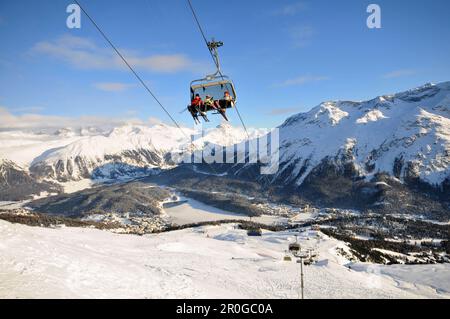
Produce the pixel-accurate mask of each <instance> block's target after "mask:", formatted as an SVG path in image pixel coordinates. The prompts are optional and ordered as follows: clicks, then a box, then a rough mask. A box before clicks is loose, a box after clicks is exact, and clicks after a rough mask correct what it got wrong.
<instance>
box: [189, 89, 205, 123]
mask: <svg viewBox="0 0 450 319" xmlns="http://www.w3.org/2000/svg"><path fill="white" fill-rule="evenodd" d="M202 107H203V101H202V98H201V97H200V94H196V95H195V97H194V99H193V100H192V101H191V105H189V106H188V110H189V112H190V113H191V115H192V117H193V118H194V121H195V122H196V123H197V122H200V121H199V120H198V113H201V114H202V113H203V112H202V111H201V110H200V108H202Z"/></svg>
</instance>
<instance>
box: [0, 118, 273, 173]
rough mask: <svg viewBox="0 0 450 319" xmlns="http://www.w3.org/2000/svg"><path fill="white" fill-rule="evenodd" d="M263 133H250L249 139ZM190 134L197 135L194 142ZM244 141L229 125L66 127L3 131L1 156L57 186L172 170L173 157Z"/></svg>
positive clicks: (242, 131) (239, 131)
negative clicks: (207, 126)
mask: <svg viewBox="0 0 450 319" xmlns="http://www.w3.org/2000/svg"><path fill="white" fill-rule="evenodd" d="M263 133H265V131H263V130H256V129H251V130H249V134H250V137H251V138H255V137H256V136H258V135H261V134H263ZM191 135H194V136H195V140H194V141H193V142H191V138H190V137H191ZM246 138H247V135H246V133H245V131H244V130H243V129H242V128H237V127H233V126H231V125H229V124H220V125H219V126H217V127H216V128H212V129H205V130H194V129H191V128H185V127H184V128H182V130H180V129H179V128H176V127H173V126H168V125H164V124H157V125H154V126H151V127H147V126H140V125H125V126H120V127H116V128H114V129H112V130H110V131H108V132H105V131H101V130H99V131H95V130H93V129H92V128H91V129H90V130H89V131H88V132H85V130H81V131H79V132H76V131H74V130H72V129H69V128H63V129H58V130H57V131H56V132H52V133H48V132H46V133H42V132H39V134H36V133H33V132H17V131H16V132H1V133H0V158H7V159H9V160H11V161H14V162H15V163H18V164H19V165H21V166H23V167H25V168H28V169H29V171H30V172H31V173H32V175H33V176H35V177H36V178H39V179H51V180H57V181H60V182H66V181H76V180H81V179H84V178H117V177H121V176H126V177H133V176H139V175H143V174H149V173H151V172H154V171H155V170H154V169H161V168H167V167H170V166H172V165H173V164H174V163H173V162H172V161H171V154H172V153H179V152H182V151H184V150H186V149H190V150H192V148H194V149H196V150H198V149H202V148H204V147H205V145H207V144H209V143H212V144H218V145H223V146H227V145H233V144H235V143H240V142H242V141H243V140H245V139H246Z"/></svg>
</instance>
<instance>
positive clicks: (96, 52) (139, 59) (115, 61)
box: [31, 35, 202, 73]
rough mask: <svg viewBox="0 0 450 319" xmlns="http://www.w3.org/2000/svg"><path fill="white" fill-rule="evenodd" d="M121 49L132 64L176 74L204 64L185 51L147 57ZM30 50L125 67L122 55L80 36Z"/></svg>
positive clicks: (80, 64) (90, 65) (82, 64)
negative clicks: (189, 56)
mask: <svg viewBox="0 0 450 319" xmlns="http://www.w3.org/2000/svg"><path fill="white" fill-rule="evenodd" d="M120 51H121V52H122V54H123V55H124V56H125V58H126V59H127V60H128V62H129V63H130V64H131V65H132V66H134V67H136V68H138V69H142V70H146V71H151V72H160V73H173V72H179V71H193V70H195V69H198V68H199V67H202V65H201V64H200V63H197V62H194V61H192V60H190V59H189V58H188V57H187V56H185V55H184V54H166V55H162V54H159V55H147V56H145V55H142V54H140V53H138V52H135V51H131V50H124V49H120ZM31 52H35V53H40V54H45V55H48V56H51V57H54V58H57V59H59V60H62V61H64V62H66V63H69V64H70V65H72V66H74V67H77V68H81V69H118V70H125V69H126V66H125V65H124V63H123V61H122V60H121V59H120V57H119V56H117V55H116V54H115V52H114V51H112V50H111V49H110V48H102V47H99V46H97V45H96V44H95V43H94V42H92V41H91V40H89V39H86V38H81V37H75V36H69V35H66V36H63V37H61V38H59V39H57V40H55V41H42V42H39V43H37V44H36V45H35V46H34V47H33V48H32V50H31Z"/></svg>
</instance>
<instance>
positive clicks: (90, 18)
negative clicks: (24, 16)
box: [74, 0, 189, 139]
mask: <svg viewBox="0 0 450 319" xmlns="http://www.w3.org/2000/svg"><path fill="white" fill-rule="evenodd" d="M74 1H75V2H76V3H77V5H78V6H79V7H80V9H81V11H83V13H84V14H85V15H86V16H87V17H88V19H89V20H90V21H91V22H92V24H93V25H94V26H95V28H96V29H97V30H98V32H100V34H101V35H102V36H103V38H104V39H105V40H106V42H108V43H109V45H110V46H111V47H112V48H113V50H114V51H115V52H116V53H117V55H118V56H119V57H120V58H121V59H122V61H123V62H124V63H125V65H126V66H127V67H128V68H129V69H130V71H131V72H132V73H133V74H134V76H135V77H136V78H137V79H138V81H139V82H140V83H141V84H142V86H143V87H144V88H145V90H146V91H147V92H148V93H149V94H150V95H151V96H152V97H153V99H154V100H155V101H156V103H158V105H159V106H160V107H161V109H163V111H164V112H165V113H166V114H167V116H168V117H169V118H170V119H171V120H172V122H173V123H174V124H175V125H176V127H178V128H179V129H180V131H181V132H182V133H183V135H184V136H185V137H186V138H188V139H189V137H188V136H187V135H186V133H185V132H184V131H183V129H182V128H181V126H180V125H179V124H178V122H177V121H176V120H175V119H174V118H173V117H172V115H170V113H169V111H168V110H167V109H166V108H165V107H164V105H163V104H162V103H161V102H160V101H159V99H158V98H157V97H156V95H155V94H153V92H152V91H151V90H150V88H149V87H148V86H147V84H145V82H144V80H142V78H141V77H140V76H139V74H138V73H137V72H136V71H135V70H134V68H133V67H132V66H131V65H130V64H129V63H128V61H127V60H126V59H125V57H124V56H123V55H122V53H120V51H119V50H118V49H117V47H116V46H115V45H114V44H113V43H112V41H111V40H110V39H109V38H108V36H107V35H106V34H105V33H104V32H103V31H102V29H101V28H100V26H99V25H98V24H97V23H96V22H95V21H94V19H93V18H92V17H91V16H90V15H89V14H88V13H87V12H86V10H85V9H84V8H83V7H82V6H81V4H80V2H79V1H78V0H74Z"/></svg>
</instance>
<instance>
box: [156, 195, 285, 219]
mask: <svg viewBox="0 0 450 319" xmlns="http://www.w3.org/2000/svg"><path fill="white" fill-rule="evenodd" d="M185 200H186V201H187V202H185V203H182V204H180V205H177V206H174V207H170V208H164V212H165V213H166V215H167V216H168V218H169V220H170V221H171V222H172V223H173V224H177V225H185V224H191V223H199V222H209V221H217V220H236V219H238V220H250V217H248V216H245V215H241V214H237V213H234V212H228V211H225V210H221V209H219V208H215V207H213V206H209V205H206V204H203V203H201V202H199V201H196V200H194V199H190V198H186V197H180V201H185ZM287 220H288V219H287V218H285V217H279V216H269V215H262V216H259V217H252V221H254V222H257V223H263V224H267V225H271V224H280V223H286V222H287Z"/></svg>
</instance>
